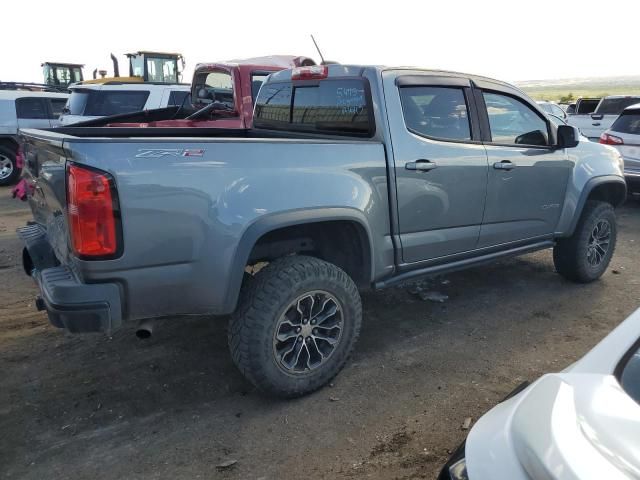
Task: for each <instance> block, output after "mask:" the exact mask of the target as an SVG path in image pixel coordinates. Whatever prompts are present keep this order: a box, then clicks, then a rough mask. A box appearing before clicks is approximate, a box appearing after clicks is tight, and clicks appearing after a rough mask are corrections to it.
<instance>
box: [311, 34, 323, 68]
mask: <svg viewBox="0 0 640 480" xmlns="http://www.w3.org/2000/svg"><path fill="white" fill-rule="evenodd" d="M311 40H313V44H314V45H315V46H316V50H318V55H320V60H322V65H324V57H323V56H322V52H321V51H320V47H319V46H318V43H317V42H316V39H315V38H313V35H311Z"/></svg>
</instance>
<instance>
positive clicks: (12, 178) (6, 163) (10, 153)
mask: <svg viewBox="0 0 640 480" xmlns="http://www.w3.org/2000/svg"><path fill="white" fill-rule="evenodd" d="M19 177H20V169H19V168H18V166H17V165H16V152H15V150H12V149H11V148H8V147H6V146H4V145H0V187H6V186H7V185H13V184H14V183H15V182H16V181H17V180H18V178H19Z"/></svg>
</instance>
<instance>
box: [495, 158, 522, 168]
mask: <svg viewBox="0 0 640 480" xmlns="http://www.w3.org/2000/svg"><path fill="white" fill-rule="evenodd" d="M493 168H495V169H496V170H513V169H514V168H516V164H515V163H513V162H512V161H510V160H502V161H501V162H496V163H494V164H493Z"/></svg>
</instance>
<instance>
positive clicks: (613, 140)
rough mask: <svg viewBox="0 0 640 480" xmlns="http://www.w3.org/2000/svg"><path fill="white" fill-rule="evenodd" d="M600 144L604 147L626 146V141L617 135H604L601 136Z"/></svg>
mask: <svg viewBox="0 0 640 480" xmlns="http://www.w3.org/2000/svg"><path fill="white" fill-rule="evenodd" d="M600 143H602V144H604V145H622V144H624V141H623V140H622V139H621V138H620V137H616V136H615V135H609V134H608V133H603V134H602V135H600Z"/></svg>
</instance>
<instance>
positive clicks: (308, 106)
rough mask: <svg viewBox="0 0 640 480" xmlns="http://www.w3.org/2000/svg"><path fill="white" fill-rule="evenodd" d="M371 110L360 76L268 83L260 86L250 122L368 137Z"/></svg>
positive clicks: (256, 124) (371, 124)
mask: <svg viewBox="0 0 640 480" xmlns="http://www.w3.org/2000/svg"><path fill="white" fill-rule="evenodd" d="M372 113H373V112H372V110H371V100H370V96H369V93H368V89H367V83H366V80H365V79H362V78H353V79H335V80H332V79H328V80H321V81H319V82H317V83H310V84H309V85H305V84H300V85H292V84H291V83H271V84H265V85H264V86H263V87H262V88H261V89H260V93H259V95H258V100H257V101H256V110H255V115H254V120H253V122H254V125H255V126H256V127H259V128H268V129H277V130H290V131H303V132H311V133H327V134H334V135H356V136H371V135H373V131H374V130H375V128H374V122H373V119H372V118H371V117H372Z"/></svg>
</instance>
